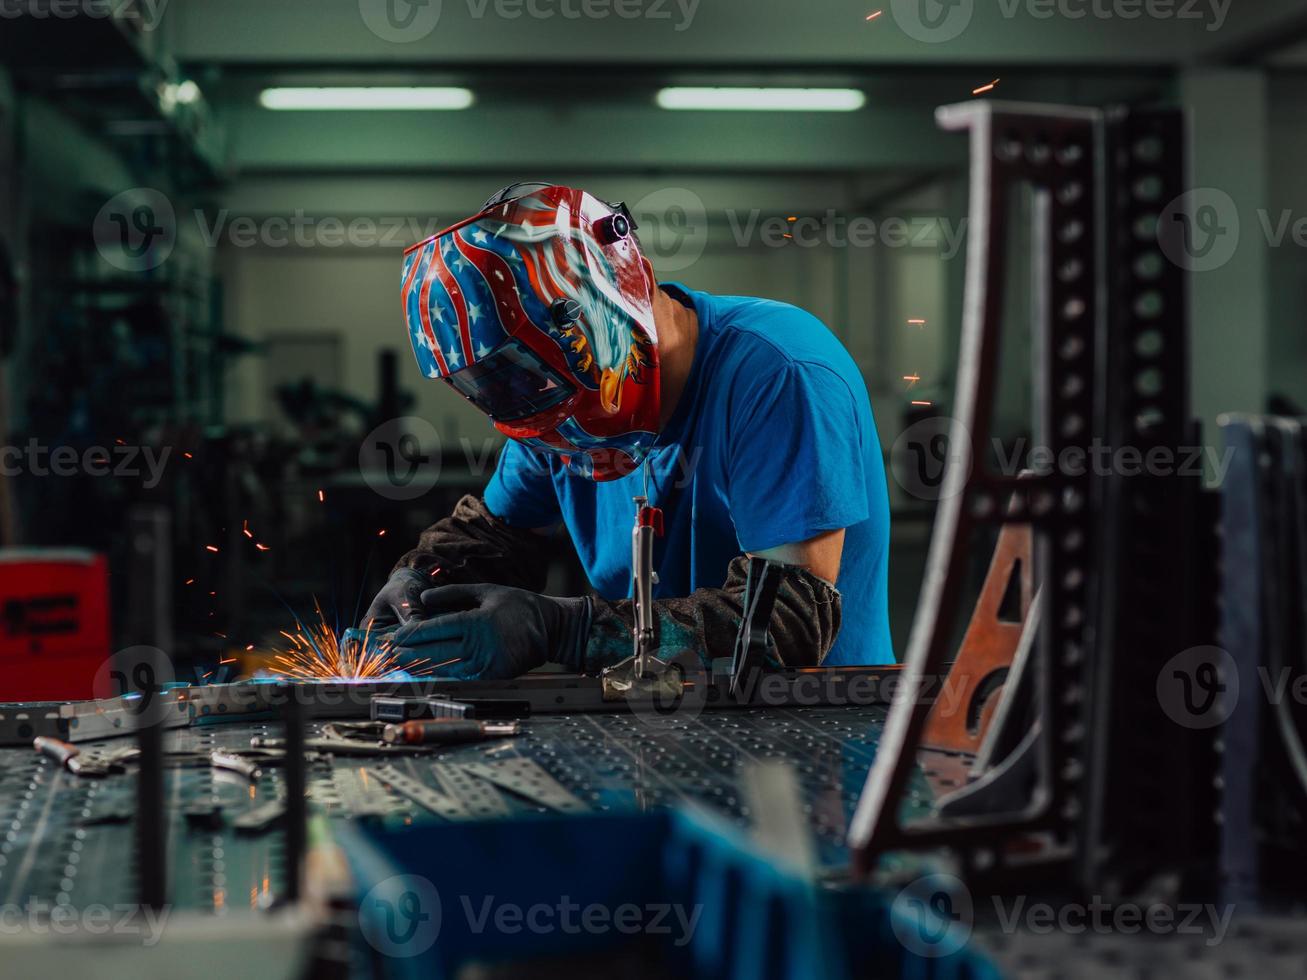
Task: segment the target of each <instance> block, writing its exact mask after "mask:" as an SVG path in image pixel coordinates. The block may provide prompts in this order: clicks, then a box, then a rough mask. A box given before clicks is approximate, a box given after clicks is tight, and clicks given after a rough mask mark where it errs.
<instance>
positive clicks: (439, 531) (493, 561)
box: [395, 494, 551, 592]
mask: <svg viewBox="0 0 1307 980" xmlns="http://www.w3.org/2000/svg"><path fill="white" fill-rule="evenodd" d="M550 550H551V549H550V546H549V539H548V537H546V536H545V535H544V534H541V533H540V532H539V531H533V530H529V529H527V528H520V527H512V526H510V525H509V524H506V523H504V521H502V520H500V519H499V518H498V517H496V516H495V515H494V514H492V513H490V510H489V509H488V508H487V507H486V504H485V501H484V500H482V499H481V498H480V497H474V496H472V494H467V495H466V496H464V497H463V499H462V500H460V501H459V502H458V504H457V505H456V506H455V507H454V513H452V514H450V515H449V516H448V517H445V518H442V519H441V520H438V521H436V523H434V524H432V525H431V526H430V527H429V528H427V529H426V530H425V531H423V532H422V534H421V536H420V537H419V538H418V546H417V547H416V548H414V549H413V550H412V551H410V552H408V553H407V554H406V555H404V556H403V557H402V558H400V560H399V561H398V562H396V564H395V568H396V569H399V568H412V569H414V570H415V571H418V572H422V573H423V574H425V575H428V576H430V574H431V570H432V569H434V568H439V569H440V575H439V576H438V578H439V581H437V582H433V583H432V584H433V585H452V584H456V583H463V582H493V583H495V584H497V585H511V586H514V587H515V588H519V589H530V590H531V591H532V592H538V591H540V589H542V588H544V585H545V578H546V577H547V575H548V572H549V555H550ZM428 587H429V586H428Z"/></svg>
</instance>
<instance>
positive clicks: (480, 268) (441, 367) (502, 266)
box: [403, 184, 658, 480]
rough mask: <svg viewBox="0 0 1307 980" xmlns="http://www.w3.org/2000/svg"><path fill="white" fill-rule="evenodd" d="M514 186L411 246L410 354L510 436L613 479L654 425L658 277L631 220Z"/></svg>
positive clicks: (588, 199)
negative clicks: (650, 272)
mask: <svg viewBox="0 0 1307 980" xmlns="http://www.w3.org/2000/svg"><path fill="white" fill-rule="evenodd" d="M518 186H519V185H514V187H512V188H507V189H506V190H505V191H503V192H500V194H498V195H496V196H495V197H494V198H492V199H491V202H490V203H488V204H487V205H486V207H485V208H484V209H483V210H482V211H481V212H480V213H478V214H476V215H474V216H473V217H471V218H468V219H466V220H464V221H461V222H459V223H458V224H455V225H453V226H451V227H449V228H447V229H445V230H444V231H442V232H440V233H439V234H437V235H434V236H433V237H431V238H429V239H427V240H426V241H424V242H419V243H418V244H417V245H414V246H413V247H411V248H410V249H408V250H407V251H406V252H405V253H404V271H403V301H404V316H405V320H406V322H407V325H408V333H409V339H410V341H411V342H412V345H413V353H414V355H415V356H416V357H417V362H418V366H419V368H421V370H422V373H423V374H424V375H426V376H427V377H429V378H438V379H441V380H443V381H445V382H446V383H448V384H449V385H450V386H451V387H453V388H455V389H456V390H457V391H458V392H459V393H460V394H461V395H463V397H465V398H467V399H468V401H470V402H472V404H474V405H475V406H476V407H477V408H478V409H480V410H481V411H483V412H484V413H485V414H486V415H488V416H489V417H490V419H491V421H492V422H493V424H494V426H495V428H497V429H499V431H501V432H503V433H504V434H505V435H507V436H510V437H512V438H514V439H517V440H519V441H521V442H524V443H526V444H528V445H530V446H532V447H533V448H536V449H540V450H543V451H546V452H549V453H554V454H557V455H561V456H563V457H564V458H565V461H566V463H567V465H568V467H569V469H571V470H572V471H573V472H575V473H578V474H580V475H582V476H586V477H588V478H590V479H594V480H610V479H615V478H617V477H619V476H623V475H625V474H626V473H629V472H631V471H632V470H633V469H634V468H635V467H636V466H638V465H639V463H640V462H641V461H642V460H643V459H644V457H645V456H647V455H648V453H649V450H650V449H651V448H652V446H653V442H654V439H655V438H656V435H657V429H658V335H657V330H656V328H655V326H654V317H653V306H652V301H651V298H650V296H651V290H652V289H653V288H654V286H653V283H652V282H651V281H650V280H649V278H648V277H647V276H646V274H645V271H644V264H643V261H642V254H641V252H640V246H639V243H638V242H637V241H636V239H635V236H634V235H633V234H632V233H631V232H632V230H633V227H634V224H633V222H632V221H631V220H630V216H629V215H628V214H626V212H625V209H624V208H621V206H620V205H619V206H618V207H617V208H616V209H615V208H613V207H610V206H609V205H607V204H605V203H604V202H603V201H600V200H599V199H598V198H596V197H594V196H593V195H591V194H588V193H586V192H585V191H581V190H576V189H574V188H570V187H561V186H557V185H544V184H533V185H522V190H521V192H520V195H519V196H511V195H513V194H514V193H517V189H518ZM526 187H530V190H527V189H526Z"/></svg>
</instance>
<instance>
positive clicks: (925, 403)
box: [912, 402, 930, 405]
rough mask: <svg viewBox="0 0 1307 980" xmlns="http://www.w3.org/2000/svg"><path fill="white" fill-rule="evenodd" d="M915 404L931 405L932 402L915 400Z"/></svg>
mask: <svg viewBox="0 0 1307 980" xmlns="http://www.w3.org/2000/svg"><path fill="white" fill-rule="evenodd" d="M912 404H914V405H929V404H930V402H913V403H912Z"/></svg>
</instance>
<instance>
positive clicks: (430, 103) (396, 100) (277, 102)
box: [259, 85, 472, 110]
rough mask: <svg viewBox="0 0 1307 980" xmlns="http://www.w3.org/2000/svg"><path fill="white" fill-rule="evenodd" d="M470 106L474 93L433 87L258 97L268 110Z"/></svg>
mask: <svg viewBox="0 0 1307 980" xmlns="http://www.w3.org/2000/svg"><path fill="white" fill-rule="evenodd" d="M471 104H472V91H471V89H465V88H453V87H434V86H425V87H421V88H419V87H407V88H393V87H381V86H375V85H374V86H358V87H332V88H268V89H264V90H263V91H262V92H261V93H260V94H259V105H261V106H263V107H264V108H265V109H301V110H304V109H308V110H323V109H363V110H370V109H410V110H422V109H466V108H467V107H468V106H470V105H471Z"/></svg>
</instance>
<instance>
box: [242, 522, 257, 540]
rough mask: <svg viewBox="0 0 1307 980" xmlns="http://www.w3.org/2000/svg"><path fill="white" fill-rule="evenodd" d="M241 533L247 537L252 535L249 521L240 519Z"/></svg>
mask: <svg viewBox="0 0 1307 980" xmlns="http://www.w3.org/2000/svg"><path fill="white" fill-rule="evenodd" d="M241 534H243V535H245V536H246V537H247V538H253V537H254V533H253V532H252V531H251V530H250V522H249V521H241Z"/></svg>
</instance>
